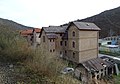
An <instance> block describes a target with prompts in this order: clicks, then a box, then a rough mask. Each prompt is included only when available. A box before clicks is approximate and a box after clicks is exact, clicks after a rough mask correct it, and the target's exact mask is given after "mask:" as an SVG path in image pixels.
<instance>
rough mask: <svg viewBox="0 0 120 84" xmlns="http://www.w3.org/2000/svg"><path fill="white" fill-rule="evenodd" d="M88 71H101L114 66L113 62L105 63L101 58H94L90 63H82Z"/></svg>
mask: <svg viewBox="0 0 120 84" xmlns="http://www.w3.org/2000/svg"><path fill="white" fill-rule="evenodd" d="M81 64H82V65H83V66H84V67H85V68H86V69H87V70H88V71H100V70H101V69H104V68H105V67H104V66H106V67H110V66H111V65H113V63H112V62H107V61H104V60H103V59H101V58H94V59H91V60H88V61H85V62H83V63H81Z"/></svg>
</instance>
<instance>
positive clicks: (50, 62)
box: [0, 28, 80, 84]
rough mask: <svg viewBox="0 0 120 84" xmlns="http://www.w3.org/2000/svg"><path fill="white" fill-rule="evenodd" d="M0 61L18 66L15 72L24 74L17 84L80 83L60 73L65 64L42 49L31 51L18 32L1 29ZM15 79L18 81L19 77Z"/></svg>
mask: <svg viewBox="0 0 120 84" xmlns="http://www.w3.org/2000/svg"><path fill="white" fill-rule="evenodd" d="M0 61H1V62H4V63H12V64H14V65H18V66H20V67H17V68H16V70H15V71H17V72H19V73H20V74H24V75H25V76H24V77H22V79H23V80H22V79H21V80H22V81H21V80H20V81H19V80H18V82H17V84H79V83H80V81H78V80H77V79H74V78H73V77H72V76H71V75H63V74H61V73H60V71H61V70H62V69H63V68H64V67H65V66H67V62H66V61H63V60H61V59H58V58H57V57H56V56H54V55H52V54H50V53H48V52H47V51H46V50H44V49H42V48H40V47H39V48H37V49H32V48H31V47H28V43H27V41H26V40H25V39H24V38H22V37H21V36H20V35H19V32H18V33H17V32H16V31H12V30H10V29H6V28H1V31H0ZM17 79H20V78H19V76H18V78H16V80H17Z"/></svg>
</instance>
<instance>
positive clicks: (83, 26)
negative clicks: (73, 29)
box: [72, 22, 100, 30]
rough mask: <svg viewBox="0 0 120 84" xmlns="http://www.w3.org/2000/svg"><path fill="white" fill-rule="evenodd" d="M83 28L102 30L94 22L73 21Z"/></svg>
mask: <svg viewBox="0 0 120 84" xmlns="http://www.w3.org/2000/svg"><path fill="white" fill-rule="evenodd" d="M72 23H73V24H75V25H76V26H77V27H78V28H79V29H81V30H100V28H99V27H97V26H96V25H95V24H94V23H88V22H72Z"/></svg>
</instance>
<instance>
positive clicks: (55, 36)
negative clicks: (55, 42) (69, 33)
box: [46, 33, 57, 39]
mask: <svg viewBox="0 0 120 84" xmlns="http://www.w3.org/2000/svg"><path fill="white" fill-rule="evenodd" d="M46 36H47V37H48V39H52V38H53V39H55V38H57V35H56V34H53V33H51V34H46Z"/></svg>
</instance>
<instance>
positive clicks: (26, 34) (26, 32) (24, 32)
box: [20, 29, 33, 45]
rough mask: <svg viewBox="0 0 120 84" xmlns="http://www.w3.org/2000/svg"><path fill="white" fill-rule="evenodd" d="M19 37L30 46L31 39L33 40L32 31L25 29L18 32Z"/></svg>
mask: <svg viewBox="0 0 120 84" xmlns="http://www.w3.org/2000/svg"><path fill="white" fill-rule="evenodd" d="M20 35H21V36H23V37H24V38H25V39H26V40H27V42H28V44H29V45H31V44H32V38H33V29H26V30H22V31H20Z"/></svg>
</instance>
